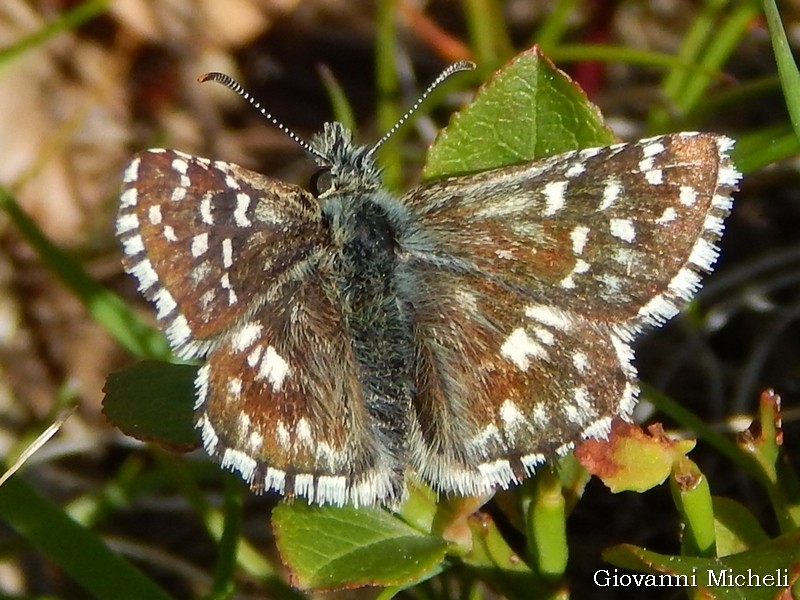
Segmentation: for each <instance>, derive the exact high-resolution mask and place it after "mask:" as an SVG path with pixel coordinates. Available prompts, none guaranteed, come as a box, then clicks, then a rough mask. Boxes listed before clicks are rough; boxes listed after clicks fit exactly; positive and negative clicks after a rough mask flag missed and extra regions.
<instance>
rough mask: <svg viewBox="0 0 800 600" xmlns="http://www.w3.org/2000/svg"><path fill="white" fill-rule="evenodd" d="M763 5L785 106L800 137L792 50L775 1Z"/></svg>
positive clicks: (798, 80)
mask: <svg viewBox="0 0 800 600" xmlns="http://www.w3.org/2000/svg"><path fill="white" fill-rule="evenodd" d="M763 5H764V13H765V14H766V16H767V27H768V28H769V37H770V39H771V40H772V49H773V51H774V52H775V62H777V64H778V77H780V80H781V85H782V86H783V95H784V96H785V98H786V107H787V108H788V109H789V118H790V119H791V121H792V127H793V128H794V132H795V135H797V137H798V139H800V74H799V73H798V72H797V63H795V62H794V58H793V57H792V50H791V48H790V47H789V42H788V40H787V39H786V32H785V31H784V29H783V24H782V23H781V16H780V14H779V13H778V7H777V6H775V1H774V0H763Z"/></svg>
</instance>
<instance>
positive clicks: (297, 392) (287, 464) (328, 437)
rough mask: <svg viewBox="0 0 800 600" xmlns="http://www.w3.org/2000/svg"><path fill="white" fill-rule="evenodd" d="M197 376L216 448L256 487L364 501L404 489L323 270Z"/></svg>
mask: <svg viewBox="0 0 800 600" xmlns="http://www.w3.org/2000/svg"><path fill="white" fill-rule="evenodd" d="M197 386H198V411H197V414H198V428H199V429H200V431H201V433H202V437H203V443H204V446H205V447H206V450H207V451H208V452H209V454H210V455H211V456H213V457H214V458H215V459H216V460H218V461H219V462H220V463H221V464H222V465H223V466H224V467H228V468H234V469H236V470H237V471H239V472H240V473H241V474H242V476H243V478H244V479H245V480H246V481H248V483H250V484H251V486H252V487H253V488H254V489H274V490H277V491H278V492H280V493H282V494H287V495H293V494H294V495H298V496H302V497H305V498H307V499H308V501H309V502H316V503H319V504H326V503H329V504H336V505H342V504H347V503H349V504H354V505H356V506H359V505H369V504H375V503H377V502H385V501H391V500H392V499H394V498H396V497H398V496H399V495H400V494H401V491H402V490H401V486H402V477H401V473H402V469H401V468H400V467H398V465H396V464H394V461H395V458H394V457H392V456H390V454H389V452H388V451H387V450H386V449H385V448H384V447H383V446H382V445H381V444H380V442H379V440H378V439H377V438H376V436H375V435H374V431H375V430H376V429H377V426H376V424H375V423H373V422H372V420H371V419H372V417H371V416H370V415H369V414H368V412H367V409H366V406H365V401H364V398H363V397H362V390H361V386H360V383H359V381H358V379H357V378H356V364H355V360H354V356H353V352H352V349H351V346H350V340H349V337H348V336H347V335H346V334H345V330H344V323H343V320H342V315H341V313H340V311H339V308H338V306H337V303H336V302H335V296H334V295H333V292H332V291H331V288H330V287H329V286H328V284H327V282H326V281H325V280H324V279H323V278H322V277H321V276H320V275H319V273H318V272H316V271H315V270H309V271H308V272H307V273H306V274H305V276H304V277H303V278H302V280H299V281H292V282H289V283H287V284H286V285H285V286H284V287H283V289H282V291H281V294H280V297H279V298H277V299H275V300H274V301H272V302H270V303H269V304H266V305H264V306H262V307H261V308H260V309H259V310H258V311H257V312H256V313H255V314H253V315H252V316H251V318H250V320H248V321H245V322H244V323H242V324H241V325H240V326H238V327H237V329H235V330H234V331H232V332H231V335H229V336H227V337H226V338H225V339H224V340H223V341H222V343H221V344H220V346H219V347H217V348H215V349H214V350H213V351H212V352H211V353H210V355H209V357H208V362H207V363H206V365H204V366H203V367H202V368H201V369H200V372H199V374H198V378H197Z"/></svg>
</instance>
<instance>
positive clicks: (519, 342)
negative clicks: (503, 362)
mask: <svg viewBox="0 0 800 600" xmlns="http://www.w3.org/2000/svg"><path fill="white" fill-rule="evenodd" d="M500 354H502V355H503V356H505V357H506V358H507V359H509V360H510V361H511V362H513V363H514V364H515V365H517V367H518V368H519V369H520V370H522V371H527V370H528V367H529V366H530V361H529V360H528V357H529V356H533V357H536V358H546V357H547V351H546V350H545V349H544V348H542V346H541V345H540V344H538V343H536V342H534V341H533V340H532V339H531V338H530V337H529V336H528V334H527V333H526V332H525V330H524V329H523V328H522V327H518V328H517V329H515V330H514V331H512V332H511V335H509V336H508V337H507V338H506V341H505V342H503V345H502V346H501V347H500Z"/></svg>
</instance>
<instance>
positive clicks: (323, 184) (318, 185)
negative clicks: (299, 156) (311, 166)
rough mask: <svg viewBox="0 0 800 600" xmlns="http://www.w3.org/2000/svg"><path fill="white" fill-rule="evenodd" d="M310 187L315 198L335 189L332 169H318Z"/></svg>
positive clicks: (312, 177)
mask: <svg viewBox="0 0 800 600" xmlns="http://www.w3.org/2000/svg"><path fill="white" fill-rule="evenodd" d="M310 186H311V193H312V194H314V195H315V196H320V195H322V194H324V193H325V192H327V191H329V190H330V189H331V188H332V187H333V178H332V177H331V170H330V167H322V168H320V169H317V170H316V171H315V172H314V174H313V175H312V176H311V181H310Z"/></svg>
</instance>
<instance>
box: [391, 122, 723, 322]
mask: <svg viewBox="0 0 800 600" xmlns="http://www.w3.org/2000/svg"><path fill="white" fill-rule="evenodd" d="M730 147H731V141H730V140H729V139H727V138H725V137H722V136H716V135H712V134H700V133H680V134H673V135H665V136H659V137H655V138H650V139H646V140H641V141H640V142H637V143H632V144H617V145H614V146H608V147H603V148H591V149H588V150H581V151H577V152H570V153H567V154H562V155H558V156H554V157H552V158H549V159H546V160H544V161H540V162H533V163H529V164H524V165H520V166H517V167H509V168H502V169H497V170H493V171H486V172H483V173H477V174H475V175H467V176H462V177H455V178H449V179H445V180H443V181H439V182H434V183H432V184H428V185H423V186H422V187H420V188H418V189H417V190H413V191H411V192H409V193H408V194H407V195H406V197H405V199H404V200H405V202H406V203H408V204H409V205H411V206H413V207H414V208H415V209H416V210H417V211H419V213H420V214H421V219H422V222H423V223H424V225H425V227H426V229H428V230H430V231H432V232H435V234H436V236H435V237H436V239H437V241H438V245H437V249H439V250H440V251H441V252H442V253H443V254H447V255H450V256H454V257H458V258H461V259H463V260H465V261H466V262H467V263H469V264H471V265H472V266H474V268H476V269H478V270H479V271H480V272H483V273H486V274H487V275H491V276H493V277H497V278H499V279H502V280H503V281H506V282H507V283H508V284H509V285H511V286H514V287H518V288H521V289H524V290H526V291H527V292H528V293H529V295H530V297H531V298H533V299H536V300H537V301H538V302H540V303H543V304H546V305H550V306H554V307H558V308H559V309H562V310H567V311H570V312H574V313H576V314H581V315H584V316H586V317H587V318H589V319H594V320H598V321H607V322H613V323H626V324H628V325H629V326H630V327H637V326H638V325H640V324H642V323H647V322H661V321H663V320H665V319H666V318H669V317H671V316H673V315H674V314H675V312H677V310H678V309H679V308H680V307H682V306H683V305H684V304H685V303H686V302H687V301H688V299H690V298H691V296H692V295H693V294H694V292H695V291H696V290H697V288H698V286H699V275H698V273H699V272H701V271H708V270H710V268H711V265H712V263H713V262H714V260H715V258H716V246H715V242H716V240H717V239H718V238H719V236H720V235H721V232H722V221H723V218H724V217H725V216H726V215H727V214H728V212H729V210H730V197H729V195H730V193H731V191H732V190H733V189H734V186H735V183H736V180H737V177H738V175H737V173H736V171H735V170H734V169H733V167H732V166H731V164H730V161H729V159H728V158H727V154H726V153H727V151H728V150H729V149H730Z"/></svg>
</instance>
